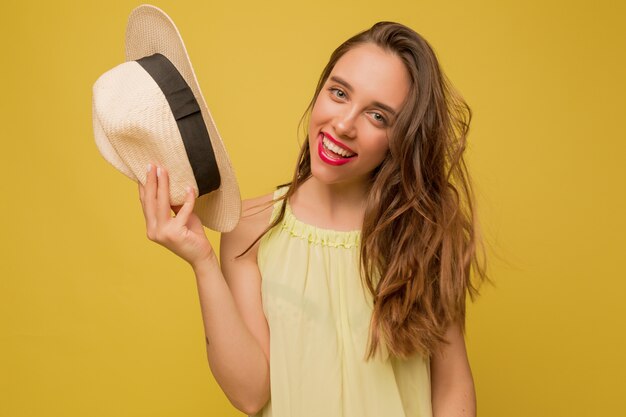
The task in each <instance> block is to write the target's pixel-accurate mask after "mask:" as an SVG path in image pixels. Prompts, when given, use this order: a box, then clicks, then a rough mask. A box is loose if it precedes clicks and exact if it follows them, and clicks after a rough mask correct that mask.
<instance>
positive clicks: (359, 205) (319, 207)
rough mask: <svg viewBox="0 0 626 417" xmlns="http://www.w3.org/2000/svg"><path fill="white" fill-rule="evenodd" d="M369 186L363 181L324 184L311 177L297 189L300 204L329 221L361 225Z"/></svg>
mask: <svg viewBox="0 0 626 417" xmlns="http://www.w3.org/2000/svg"><path fill="white" fill-rule="evenodd" d="M368 191H369V185H368V184H367V183H366V182H365V181H361V182H353V183H341V184H324V183H322V182H320V181H319V180H317V179H316V178H315V177H313V176H311V177H310V178H308V179H307V180H306V181H305V182H304V183H303V184H302V185H301V186H300V187H299V188H298V192H297V193H296V194H299V195H298V197H297V200H298V202H299V203H300V204H302V205H306V206H308V207H310V209H311V210H314V212H316V213H318V214H319V215H320V216H322V217H324V218H326V219H328V220H329V221H340V222H342V221H345V220H346V219H353V220H357V219H358V221H357V223H358V224H361V221H362V218H363V215H364V213H365V201H366V197H367V193H368Z"/></svg>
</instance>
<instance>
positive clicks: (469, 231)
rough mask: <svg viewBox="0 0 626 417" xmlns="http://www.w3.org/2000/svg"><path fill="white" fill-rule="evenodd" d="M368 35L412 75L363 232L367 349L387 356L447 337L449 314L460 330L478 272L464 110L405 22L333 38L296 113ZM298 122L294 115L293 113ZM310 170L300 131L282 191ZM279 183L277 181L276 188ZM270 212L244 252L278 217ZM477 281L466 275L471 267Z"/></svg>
mask: <svg viewBox="0 0 626 417" xmlns="http://www.w3.org/2000/svg"><path fill="white" fill-rule="evenodd" d="M368 42H369V43H373V44H375V45H378V46H379V47H381V48H382V49H384V50H386V51H388V52H390V53H393V54H395V55H397V56H398V57H399V58H400V59H401V60H402V61H403V63H404V65H405V67H406V69H407V71H408V72H409V75H410V78H411V85H410V90H409V94H408V97H407V99H406V102H405V104H404V106H403V108H402V109H401V111H400V113H399V115H398V117H397V119H396V122H395V123H394V125H393V127H392V131H391V135H390V140H389V148H390V149H389V152H388V153H387V155H386V158H385V159H384V161H383V162H382V163H381V164H380V165H379V166H378V167H377V168H376V169H375V170H374V171H373V172H372V176H371V182H370V187H371V188H370V191H369V192H368V194H367V197H366V199H367V200H366V209H365V216H364V220H363V228H362V233H361V235H362V236H361V242H362V243H361V248H360V255H361V268H362V271H361V272H362V274H361V275H362V277H363V280H364V283H365V285H366V286H367V288H368V289H369V291H370V292H371V294H372V296H373V302H374V308H373V313H372V317H371V323H370V335H369V341H368V350H367V355H366V357H367V358H368V359H369V358H371V357H373V356H374V355H375V353H376V351H377V350H378V349H379V347H380V345H381V343H384V344H385V345H386V347H387V349H388V351H389V353H390V354H391V355H394V356H396V357H399V358H407V357H408V356H410V355H412V354H413V353H416V352H419V353H421V354H424V355H427V356H430V355H432V354H433V353H434V352H435V351H436V350H438V349H440V348H441V344H442V343H446V340H445V337H444V336H445V331H446V329H447V327H448V326H449V325H450V324H452V323H453V322H458V323H460V325H461V327H462V329H464V328H465V299H466V295H467V294H469V295H470V297H471V298H472V300H473V299H474V298H475V296H476V295H477V294H478V287H479V284H480V283H481V282H482V281H483V280H485V279H488V278H487V275H486V267H485V259H484V256H480V257H479V253H480V254H481V255H484V251H480V252H479V251H478V249H483V247H482V240H481V238H480V235H479V227H478V222H477V218H476V210H475V203H474V193H473V190H472V186H471V181H470V177H469V173H468V171H467V167H466V165H465V161H464V159H463V152H464V150H465V147H466V138H467V134H468V131H469V124H470V120H471V115H472V113H471V110H470V108H469V106H468V105H467V104H466V103H465V101H464V100H463V99H462V97H461V96H460V94H459V93H458V92H457V91H456V90H455V89H454V88H453V87H452V85H451V83H450V82H449V81H448V79H447V78H446V77H445V75H444V74H443V72H442V71H441V69H440V67H439V63H438V61H437V58H436V56H435V53H434V51H433V50H432V48H431V47H430V45H429V44H428V43H427V42H426V40H425V39H424V38H422V37H421V36H420V35H419V34H417V33H416V32H415V31H413V30H412V29H410V28H408V27H406V26H404V25H401V24H399V23H393V22H379V23H376V24H375V25H373V26H372V27H371V28H370V29H368V30H365V31H363V32H361V33H359V34H357V35H355V36H353V37H352V38H350V39H348V40H347V41H346V42H344V43H343V44H341V45H340V46H339V47H338V48H337V49H336V50H335V51H334V52H333V53H332V55H331V57H330V60H329V62H328V64H327V65H326V67H325V68H324V70H323V72H322V75H321V77H320V79H319V82H318V84H317V88H316V89H315V94H314V96H313V99H312V100H311V102H310V103H309V106H308V108H307V110H306V112H305V114H304V116H303V119H304V118H305V117H306V116H307V115H310V111H311V110H312V108H313V105H314V103H315V101H316V99H317V97H318V95H319V93H320V91H321V89H322V88H323V86H324V84H325V83H326V80H327V78H328V77H329V75H330V73H331V71H332V70H333V68H334V66H335V64H336V63H337V61H338V60H339V59H340V58H341V57H342V56H343V55H344V54H345V53H346V52H347V51H349V50H350V49H352V48H354V47H355V46H358V45H361V44H364V43H368ZM301 122H302V120H301ZM310 176H311V159H310V153H309V140H308V135H307V138H306V140H305V141H304V144H303V146H302V149H301V151H300V155H299V158H298V165H297V167H296V171H295V173H294V175H293V179H292V181H291V182H290V183H288V184H284V185H289V188H288V190H287V192H286V193H285V194H284V195H283V196H281V197H279V198H278V199H277V200H276V201H280V200H285V199H289V198H290V197H291V196H292V195H293V194H294V193H295V191H296V189H297V188H298V187H299V185H300V184H302V183H303V182H304V181H305V180H306V179H307V178H309V177H310ZM279 187H280V186H279ZM284 215H285V204H282V205H281V210H280V213H279V215H278V216H277V217H276V219H275V220H274V221H273V222H272V223H271V224H270V225H269V226H268V228H267V229H266V230H265V231H264V232H263V233H262V234H261V235H260V236H259V237H258V238H257V239H256V240H255V241H254V242H253V243H252V244H251V245H250V246H249V247H248V249H246V251H245V252H243V253H242V254H241V255H239V256H242V255H243V254H245V253H246V252H248V251H249V250H250V249H251V248H252V246H254V244H255V243H256V242H257V241H258V240H259V239H261V237H262V236H263V235H264V234H265V233H267V232H268V231H269V230H271V229H272V228H273V227H275V226H276V225H278V224H279V223H280V222H281V221H282V220H283V218H284ZM472 267H473V269H474V270H475V272H476V274H475V275H476V277H475V278H476V279H474V281H475V282H472V280H471V279H470V269H472Z"/></svg>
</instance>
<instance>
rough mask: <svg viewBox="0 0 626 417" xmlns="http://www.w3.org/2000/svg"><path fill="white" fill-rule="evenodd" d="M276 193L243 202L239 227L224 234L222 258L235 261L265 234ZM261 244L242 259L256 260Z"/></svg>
mask: <svg viewBox="0 0 626 417" xmlns="http://www.w3.org/2000/svg"><path fill="white" fill-rule="evenodd" d="M273 197H274V193H273V192H271V193H267V194H264V195H261V196H259V197H255V198H250V199H247V200H243V201H242V204H241V206H242V210H241V211H242V214H241V219H240V220H239V223H238V224H237V226H236V227H235V228H234V229H233V230H232V231H231V232H228V233H222V236H221V240H220V258H221V259H222V262H223V261H224V260H231V261H232V260H233V259H234V258H235V257H236V256H238V255H239V254H240V253H242V252H243V251H244V250H246V249H247V248H248V246H250V244H252V242H254V240H255V239H256V238H257V237H259V236H260V235H261V233H263V231H264V230H265V229H266V228H267V226H268V225H269V222H270V217H271V215H272V208H273V204H272V201H273ZM258 246H259V242H257V243H256V244H255V245H254V246H253V247H252V249H251V250H250V251H249V252H248V253H247V254H246V255H245V256H243V257H242V258H251V259H256V253H257V250H258Z"/></svg>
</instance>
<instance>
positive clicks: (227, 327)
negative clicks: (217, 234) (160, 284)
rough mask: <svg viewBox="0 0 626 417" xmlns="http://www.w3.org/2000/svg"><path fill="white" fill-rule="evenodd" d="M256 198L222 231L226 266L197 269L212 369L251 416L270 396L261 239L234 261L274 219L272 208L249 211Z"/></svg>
mask: <svg viewBox="0 0 626 417" xmlns="http://www.w3.org/2000/svg"><path fill="white" fill-rule="evenodd" d="M257 201H258V200H251V201H244V206H243V211H244V213H243V217H242V219H241V221H240V223H239V224H238V225H237V227H236V228H235V230H233V231H232V232H230V233H223V234H222V237H221V244H220V258H221V261H222V262H221V263H222V266H221V269H220V267H219V265H218V262H217V259H216V258H215V257H213V258H212V259H210V260H209V261H208V262H204V263H202V264H200V265H197V266H195V267H194V272H195V273H196V281H197V284H198V293H199V297H200V303H201V306H202V317H203V320H204V327H205V332H206V333H205V334H206V335H207V357H208V360H209V365H210V367H211V371H212V372H213V375H214V376H215V379H216V380H217V382H218V383H219V384H220V386H221V388H222V390H223V391H224V393H225V394H226V396H227V397H228V398H229V400H230V401H231V402H232V404H233V405H234V406H235V407H237V408H238V409H239V410H241V411H243V412H245V413H248V414H255V413H256V412H257V411H258V410H260V409H261V408H262V407H263V406H264V405H265V404H266V403H267V401H268V400H269V396H270V381H269V329H268V325H267V321H266V319H265V315H264V313H263V307H262V301H261V273H260V272H259V268H258V266H257V261H256V256H257V249H258V243H257V245H255V246H254V247H253V248H252V249H251V250H250V252H248V253H247V254H246V255H245V256H243V257H241V258H239V259H235V257H236V256H237V255H239V254H240V253H241V252H243V251H244V250H245V249H246V248H247V246H248V245H249V244H250V243H252V242H253V241H254V239H255V238H256V237H257V236H258V235H259V234H260V233H261V232H262V230H263V229H264V226H265V225H266V224H267V223H268V221H269V213H268V212H265V213H263V212H261V213H257V214H256V215H250V213H249V212H250V210H249V206H250V205H251V204H252V202H257ZM256 211H258V209H257V210H256Z"/></svg>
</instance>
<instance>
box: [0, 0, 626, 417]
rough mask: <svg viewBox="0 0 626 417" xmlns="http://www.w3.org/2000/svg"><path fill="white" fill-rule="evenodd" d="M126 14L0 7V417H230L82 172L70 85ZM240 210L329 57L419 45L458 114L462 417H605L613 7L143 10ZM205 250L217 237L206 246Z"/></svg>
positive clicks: (625, 56) (165, 258) (85, 158)
mask: <svg viewBox="0 0 626 417" xmlns="http://www.w3.org/2000/svg"><path fill="white" fill-rule="evenodd" d="M138 4H139V3H137V2H133V1H119V0H118V1H100V2H79V1H75V2H71V1H67V0H58V1H49V2H48V1H46V2H43V1H38V2H23V1H8V2H7V1H6V0H5V1H4V2H3V6H2V12H1V13H0V14H1V17H0V19H1V20H0V23H1V25H0V31H1V32H2V33H1V36H0V39H1V42H2V45H1V50H0V51H1V53H2V65H1V69H0V71H1V75H2V76H1V80H2V99H1V100H0V103H1V104H0V106H1V109H0V118H1V120H0V121H1V124H0V135H1V144H2V149H1V150H0V175H1V176H2V177H1V178H0V183H1V184H2V186H1V187H2V193H1V195H2V197H1V199H0V210H1V211H0V231H1V232H0V233H1V236H2V237H1V240H0V277H1V279H0V415H1V416H3V417H4V416H7V417H9V416H11V417H21V416H118V417H122V416H206V415H220V416H239V415H241V414H240V413H238V412H237V411H236V410H234V408H232V406H230V404H229V403H228V401H227V400H226V398H225V396H224V395H223V393H222V392H221V390H220V389H219V386H218V385H217V384H216V383H215V382H214V380H213V377H212V376H211V373H210V370H209V368H208V365H207V362H206V357H205V350H204V333H203V328H202V321H201V315H200V309H199V302H198V298H197V293H196V287H195V282H194V277H193V274H192V271H191V269H190V268H189V267H188V266H187V264H185V263H184V261H182V260H181V259H179V258H177V257H176V256H175V255H173V254H172V253H170V252H168V251H167V250H166V249H164V248H162V247H161V246H159V245H157V244H154V243H152V242H150V241H149V240H147V238H146V236H145V226H144V220H143V215H142V212H141V206H140V203H139V199H138V194H137V187H136V185H135V184H134V183H132V182H131V181H129V180H128V179H127V178H126V177H124V176H123V175H122V174H120V173H118V172H117V171H115V170H114V169H113V168H112V167H111V166H110V165H109V164H108V163H107V162H106V161H105V160H104V159H103V158H102V157H101V156H100V154H99V153H98V151H97V148H96V146H95V143H94V140H93V133H92V130H91V129H92V125H91V86H92V84H93V82H94V81H95V80H96V79H97V78H98V76H100V74H102V73H104V72H105V71H107V70H108V69H110V68H112V67H114V66H116V65H118V64H119V63H121V62H123V59H124V30H125V25H126V19H127V16H128V14H129V12H130V11H131V9H132V8H133V7H135V6H136V5H138ZM155 4H156V5H157V6H159V7H161V8H163V9H164V10H165V11H166V12H167V13H168V14H169V15H170V16H171V17H172V18H173V19H174V21H175V22H176V24H177V26H178V28H179V29H180V31H181V33H182V35H183V38H184V40H185V43H186V45H187V49H188V51H189V54H190V56H191V59H192V62H193V64H194V67H195V70H196V73H197V76H198V79H199V81H200V84H201V87H202V89H203V91H204V95H205V97H206V100H207V102H208V104H209V106H210V108H211V110H212V113H213V116H214V118H215V120H216V123H217V125H218V127H219V129H220V132H221V134H222V136H223V138H224V140H225V142H226V145H227V147H228V149H229V152H230V155H231V159H232V162H233V164H234V167H235V170H236V172H237V176H238V179H239V182H240V186H241V192H242V196H243V197H244V198H249V197H252V196H256V195H259V194H262V193H266V192H268V191H270V190H271V189H272V187H273V186H274V185H276V184H278V183H280V182H284V181H286V180H288V179H289V178H291V174H292V171H293V168H294V164H295V158H296V153H297V150H298V146H299V145H298V144H299V140H301V139H302V136H301V135H300V136H298V121H299V118H300V116H301V114H302V112H303V111H304V110H305V107H306V105H307V103H308V101H309V99H310V97H311V95H312V93H313V91H314V87H315V83H316V82H317V79H318V76H319V74H320V72H321V70H322V68H323V66H324V64H325V63H326V60H327V59H328V56H329V55H330V53H331V52H332V50H333V49H334V48H335V47H336V46H337V45H339V43H340V42H342V41H343V40H345V39H346V38H348V37H349V36H351V35H353V34H354V33H356V32H357V31H360V30H362V29H365V28H367V27H369V26H370V25H371V24H373V23H374V22H376V21H378V20H396V21H399V22H402V23H405V24H407V25H409V26H411V27H413V28H414V29H415V30H417V31H418V32H419V33H421V34H422V35H423V36H424V37H425V38H426V39H427V40H428V41H429V42H430V43H431V44H432V45H433V47H434V48H435V50H436V52H437V54H438V56H439V58H440V60H441V64H442V66H443V68H444V70H445V72H446V73H447V75H448V76H449V77H450V79H451V80H452V81H453V82H454V84H455V85H456V86H457V87H458V88H459V89H460V91H461V92H462V93H463V95H464V96H465V98H466V100H467V101H468V103H469V104H470V106H471V108H472V109H473V111H474V115H475V117H474V120H473V124H472V129H471V134H470V143H471V144H470V148H469V150H468V154H467V155H468V156H467V157H468V161H469V166H470V169H471V171H472V173H473V176H474V179H475V181H476V187H477V192H478V197H479V204H480V212H481V215H482V219H483V223H484V228H485V232H486V235H487V239H488V243H489V245H490V255H491V256H490V264H489V267H490V273H491V276H492V277H493V279H494V280H495V281H496V284H497V287H495V288H494V287H485V289H484V290H483V295H482V297H481V298H480V299H479V300H478V302H477V303H476V304H473V305H471V306H470V307H469V310H468V335H467V344H468V351H469V355H470V361H471V365H472V369H473V373H474V378H475V382H476V386H477V395H478V409H479V415H480V416H482V417H496V416H507V417H516V416H520V417H521V416H524V417H526V416H568V417H578V416H617V415H624V414H623V413H624V410H626V395H624V393H625V392H626V384H625V383H624V376H625V375H626V360H625V359H624V357H625V355H624V352H626V335H625V334H624V330H625V328H626V326H625V317H626V307H625V303H624V299H625V295H626V283H625V281H626V274H625V273H624V266H623V262H624V260H625V258H626V224H625V223H626V222H625V220H624V216H625V214H626V184H625V183H626V164H625V163H624V158H625V157H626V134H625V129H624V121H625V116H626V99H625V97H626V53H625V52H626V48H625V46H626V42H625V40H626V25H625V24H624V22H626V13H625V11H626V8H625V7H624V5H623V4H624V3H623V2H617V1H608V0H605V1H598V2H593V5H592V3H591V2H587V1H543V0H532V1H510V0H507V1H495V0H493V1H478V2H468V1H457V2H450V1H416V0H413V1H403V2H380V1H377V2H373V1H364V0H353V1H346V2H341V1H337V0H319V1H314V2H306V3H297V2H292V1H279V2H271V1H264V2H256V1H255V2H252V1H251V2H247V3H245V2H237V1H228V2H226V1H195V2H184V1H158V2H156V3H155ZM208 234H209V237H210V239H211V241H212V242H213V243H214V246H216V247H217V244H218V239H219V236H218V235H217V234H216V233H214V232H210V231H208Z"/></svg>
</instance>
